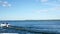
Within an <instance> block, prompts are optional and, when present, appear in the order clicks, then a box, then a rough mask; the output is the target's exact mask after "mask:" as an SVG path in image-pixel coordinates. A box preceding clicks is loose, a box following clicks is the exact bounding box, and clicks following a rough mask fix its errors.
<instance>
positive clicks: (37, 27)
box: [0, 20, 60, 34]
mask: <svg viewBox="0 0 60 34" xmlns="http://www.w3.org/2000/svg"><path fill="white" fill-rule="evenodd" d="M3 22H4V23H5V22H8V23H9V24H11V25H13V26H17V27H24V28H26V29H27V30H32V32H28V31H22V30H16V29H4V28H0V32H6V33H11V32H12V33H20V34H44V33H35V31H40V32H47V33H51V32H53V33H56V34H57V33H60V20H40V21H39V20H35V21H0V23H3ZM17 27H15V28H17Z"/></svg>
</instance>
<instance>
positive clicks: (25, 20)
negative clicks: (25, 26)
mask: <svg viewBox="0 0 60 34" xmlns="http://www.w3.org/2000/svg"><path fill="white" fill-rule="evenodd" d="M0 21H24V22H25V21H60V19H52V20H0Z"/></svg>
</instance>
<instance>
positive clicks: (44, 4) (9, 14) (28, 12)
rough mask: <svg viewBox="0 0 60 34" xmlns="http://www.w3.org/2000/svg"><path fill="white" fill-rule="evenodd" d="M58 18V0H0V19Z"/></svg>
mask: <svg viewBox="0 0 60 34" xmlns="http://www.w3.org/2000/svg"><path fill="white" fill-rule="evenodd" d="M47 19H60V0H0V20H47Z"/></svg>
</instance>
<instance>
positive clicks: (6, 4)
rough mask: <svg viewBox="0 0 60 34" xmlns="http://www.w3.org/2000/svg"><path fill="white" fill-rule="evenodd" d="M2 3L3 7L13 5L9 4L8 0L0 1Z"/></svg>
mask: <svg viewBox="0 0 60 34" xmlns="http://www.w3.org/2000/svg"><path fill="white" fill-rule="evenodd" d="M0 5H1V6H3V7H11V4H9V2H7V1H0Z"/></svg>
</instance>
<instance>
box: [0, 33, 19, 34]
mask: <svg viewBox="0 0 60 34" xmlns="http://www.w3.org/2000/svg"><path fill="white" fill-rule="evenodd" d="M0 34H19V33H0Z"/></svg>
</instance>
